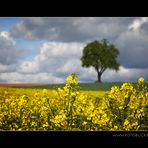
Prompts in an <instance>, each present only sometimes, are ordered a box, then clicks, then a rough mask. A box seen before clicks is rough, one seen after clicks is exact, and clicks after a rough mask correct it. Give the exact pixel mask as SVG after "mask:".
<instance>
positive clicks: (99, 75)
mask: <svg viewBox="0 0 148 148" xmlns="http://www.w3.org/2000/svg"><path fill="white" fill-rule="evenodd" d="M97 74H98V83H102V82H101V74H100V73H99V72H97Z"/></svg>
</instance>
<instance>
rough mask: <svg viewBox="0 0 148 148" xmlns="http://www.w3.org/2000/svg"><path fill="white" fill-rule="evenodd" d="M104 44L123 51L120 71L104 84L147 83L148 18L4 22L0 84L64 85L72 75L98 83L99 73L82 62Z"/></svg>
mask: <svg viewBox="0 0 148 148" xmlns="http://www.w3.org/2000/svg"><path fill="white" fill-rule="evenodd" d="M104 38H106V39H107V40H108V41H109V42H110V43H113V44H114V45H115V46H116V47H117V48H118V49H119V52H120V54H119V56H118V59H117V60H118V62H119V63H120V65H121V66H120V67H119V71H118V72H116V71H113V70H109V69H107V70H106V71H105V72H104V73H103V75H102V81H103V82H119V81H137V79H138V78H139V77H144V78H145V80H146V81H148V17H0V83H64V82H65V79H66V77H67V76H68V75H70V74H71V73H73V72H75V73H77V74H78V80H79V82H83V83H85V82H94V81H96V80H97V73H96V71H95V70H94V68H93V67H90V68H84V67H82V66H81V61H80V58H81V56H82V51H83V49H84V47H85V46H86V45H87V44H88V43H90V42H92V41H94V40H98V41H99V40H102V39H104Z"/></svg>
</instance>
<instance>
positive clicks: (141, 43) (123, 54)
mask: <svg viewBox="0 0 148 148" xmlns="http://www.w3.org/2000/svg"><path fill="white" fill-rule="evenodd" d="M116 45H117V46H118V48H119V51H120V54H119V61H120V63H121V65H123V66H124V67H126V68H148V60H147V55H148V48H147V47H148V37H147V36H146V35H144V34H142V33H140V32H133V31H129V32H124V33H122V34H121V35H120V36H119V38H118V39H117V40H116Z"/></svg>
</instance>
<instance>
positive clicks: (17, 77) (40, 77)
mask: <svg viewBox="0 0 148 148" xmlns="http://www.w3.org/2000/svg"><path fill="white" fill-rule="evenodd" d="M0 77H1V78H0V80H2V81H4V82H8V83H46V84H47V83H63V82H64V81H63V79H62V78H58V77H55V76H53V75H52V74H49V73H37V74H21V73H18V72H9V73H1V75H0Z"/></svg>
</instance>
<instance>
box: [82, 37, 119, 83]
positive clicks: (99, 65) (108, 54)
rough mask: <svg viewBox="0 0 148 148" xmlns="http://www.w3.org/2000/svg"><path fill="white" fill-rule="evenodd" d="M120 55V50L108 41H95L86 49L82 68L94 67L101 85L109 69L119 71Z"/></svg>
mask: <svg viewBox="0 0 148 148" xmlns="http://www.w3.org/2000/svg"><path fill="white" fill-rule="evenodd" d="M118 54H119V50H118V49H117V48H116V47H115V46H114V45H113V44H110V43H109V41H107V40H106V39H102V40H101V41H96V40H95V41H93V42H91V43H88V44H87V45H86V46H85V47H84V49H83V55H82V57H81V61H82V66H83V67H91V66H92V67H94V69H95V70H96V72H97V75H98V80H97V82H99V83H101V76H102V74H103V72H104V71H105V70H106V69H107V68H109V69H113V70H116V71H118V70H119V66H120V64H119V63H118V62H117V56H118Z"/></svg>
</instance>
